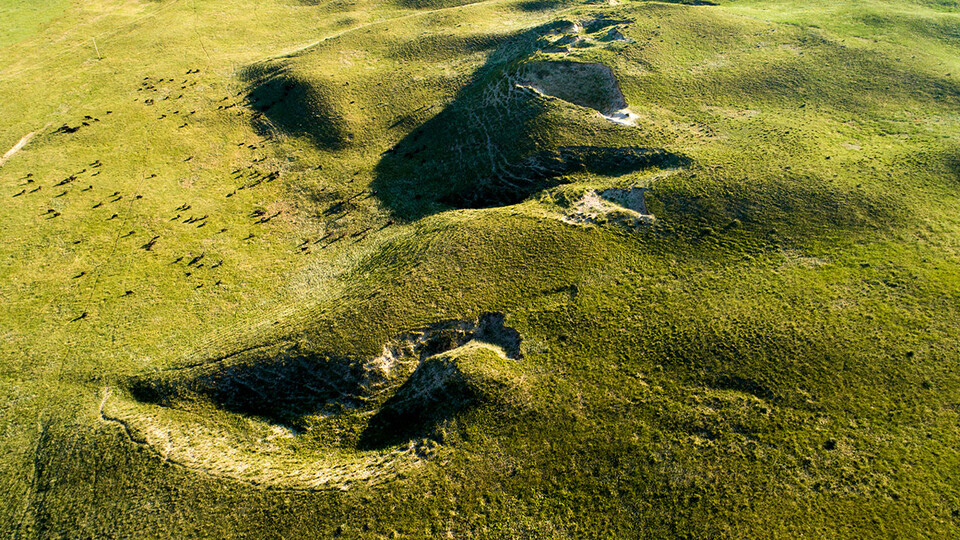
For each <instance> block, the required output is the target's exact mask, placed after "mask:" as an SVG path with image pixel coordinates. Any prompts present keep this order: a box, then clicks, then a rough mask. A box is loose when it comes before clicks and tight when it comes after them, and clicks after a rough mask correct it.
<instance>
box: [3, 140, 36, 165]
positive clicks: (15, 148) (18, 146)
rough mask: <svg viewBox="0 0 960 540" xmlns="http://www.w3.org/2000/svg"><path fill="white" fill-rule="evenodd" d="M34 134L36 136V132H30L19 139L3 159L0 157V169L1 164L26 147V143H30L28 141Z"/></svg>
mask: <svg viewBox="0 0 960 540" xmlns="http://www.w3.org/2000/svg"><path fill="white" fill-rule="evenodd" d="M36 134H37V132H36V131H31V132H30V133H27V134H26V135H24V136H23V137H22V138H21V139H20V142H18V143H17V144H15V145H13V148H11V149H10V150H7V153H6V154H4V155H3V157H0V167H2V166H3V164H4V163H6V162H7V160H8V159H10V158H12V157H13V155H14V154H16V153H17V152H19V151H20V149H21V148H23V147H24V146H26V145H27V143H28V142H30V139H32V138H33V136H34V135H36Z"/></svg>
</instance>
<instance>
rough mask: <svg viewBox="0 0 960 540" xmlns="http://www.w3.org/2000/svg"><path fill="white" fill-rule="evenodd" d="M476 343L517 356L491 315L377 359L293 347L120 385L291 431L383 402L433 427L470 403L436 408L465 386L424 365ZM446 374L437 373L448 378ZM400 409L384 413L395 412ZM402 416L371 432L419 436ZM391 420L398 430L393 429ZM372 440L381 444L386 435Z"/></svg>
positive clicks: (159, 401) (391, 346) (430, 333)
mask: <svg viewBox="0 0 960 540" xmlns="http://www.w3.org/2000/svg"><path fill="white" fill-rule="evenodd" d="M473 340H477V341H480V342H484V343H490V344H493V345H496V346H498V347H500V348H501V349H502V350H503V351H504V353H505V354H506V355H507V356H508V357H509V358H519V357H520V334H519V333H518V332H517V331H516V330H514V329H513V328H510V327H508V326H505V325H504V316H503V314H500V313H488V314H484V315H482V316H480V317H479V318H477V319H465V320H450V321H442V322H438V323H434V324H432V325H430V326H428V327H425V328H420V329H417V330H413V331H411V332H407V333H404V334H401V335H399V336H397V337H395V338H393V339H392V340H390V341H389V342H388V343H386V344H385V345H384V353H383V354H381V355H380V356H378V357H375V358H364V357H349V356H342V355H336V354H323V353H320V352H316V351H308V350H303V349H301V348H299V347H297V346H273V347H264V348H261V349H256V350H252V351H249V352H247V353H244V354H241V355H239V356H238V357H235V358H234V357H231V358H229V359H225V360H217V361H212V362H209V363H206V364H203V365H200V366H196V367H191V368H187V369H183V370H169V371H167V372H165V373H161V374H159V375H150V376H141V377H134V378H131V379H129V380H128V381H127V382H126V384H124V386H125V387H126V388H127V390H128V391H129V392H130V394H131V395H132V396H133V398H134V399H136V400H138V401H140V402H144V403H152V404H155V405H160V406H164V407H172V408H189V407H191V406H192V404H196V403H208V404H211V405H213V406H214V407H216V408H217V409H221V410H224V411H228V412H231V413H236V414H240V415H244V416H250V417H256V418H260V419H262V420H264V421H267V422H270V423H273V424H278V425H284V426H289V427H292V428H296V429H302V428H304V427H306V424H307V423H309V421H308V420H307V419H306V418H305V417H307V416H313V415H318V414H320V415H325V416H333V415H339V414H342V413H347V412H351V411H373V410H380V411H383V410H385V409H378V408H379V407H380V406H381V405H383V406H385V407H386V406H387V405H384V402H386V403H387V404H389V403H394V404H396V403H402V404H403V407H402V409H403V411H408V410H415V411H419V412H417V413H416V414H417V415H418V416H420V417H423V418H429V419H431V420H430V421H431V422H435V421H441V420H442V419H444V418H448V417H449V416H450V415H452V414H454V413H456V412H457V411H458V410H459V409H460V408H461V407H462V406H463V405H465V404H466V403H467V402H468V401H469V400H467V399H466V398H464V399H462V400H460V401H457V402H456V403H454V401H444V402H442V403H441V402H438V401H437V399H435V397H436V396H435V394H436V395H440V394H443V395H449V396H455V395H456V396H460V395H461V394H462V392H461V391H460V390H458V389H457V387H456V385H457V384H460V383H462V380H461V379H457V378H456V377H452V378H451V377H446V378H443V379H442V380H439V379H437V378H436V377H434V378H431V379H429V380H428V379H424V377H426V376H427V375H430V374H432V375H431V376H433V375H437V374H438V373H439V372H437V371H436V370H435V369H434V368H431V367H429V365H428V366H427V367H424V366H425V365H426V364H428V363H429V359H430V358H432V357H434V355H437V354H441V353H444V352H447V351H450V350H452V349H456V348H457V347H460V346H462V345H465V344H466V343H468V342H470V341H473ZM431 365H432V364H431ZM443 369H447V368H446V367H444V368H443ZM448 371H449V370H448V369H447V371H445V372H444V373H442V374H445V375H449V373H447V372H448ZM438 381H439V382H438ZM456 381H460V382H456ZM404 389H406V390H404ZM438 393H439V394H438ZM451 399H452V398H451ZM458 399H459V398H458ZM398 407H399V406H398V405H392V406H389V407H387V409H389V410H390V411H394V410H398V411H399V410H400V409H398ZM406 414H407V413H406V412H403V414H400V415H399V416H397V414H395V413H391V412H383V414H380V413H378V414H377V417H378V418H385V419H387V420H383V421H380V420H378V422H379V423H377V426H378V427H376V428H373V431H372V432H371V433H379V431H377V430H380V431H389V432H390V433H391V434H393V435H391V437H392V438H389V440H390V441H398V440H399V439H397V438H396V437H400V438H403V437H405V436H407V435H410V436H413V435H412V434H414V433H419V432H420V428H422V427H423V426H421V425H420V424H416V426H413V427H410V425H409V424H410V421H409V418H408V417H407V416H405V415H406ZM384 415H385V416H384ZM391 415H393V416H391ZM391 418H392V419H395V420H396V421H397V422H399V424H397V425H393V424H390V422H392V421H393V420H390V419H391ZM383 422H387V424H384V423H383ZM405 434H407V435H405ZM369 437H373V439H371V440H377V441H383V440H386V439H385V436H384V435H376V436H374V435H370V436H369ZM369 437H368V438H369Z"/></svg>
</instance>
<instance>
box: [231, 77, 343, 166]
mask: <svg viewBox="0 0 960 540" xmlns="http://www.w3.org/2000/svg"><path fill="white" fill-rule="evenodd" d="M239 76H240V79H241V80H242V81H244V82H246V83H247V84H249V85H250V86H249V88H250V90H249V92H248V93H247V102H248V104H249V106H250V107H251V109H252V110H253V120H252V123H253V127H254V129H256V130H257V132H258V133H259V134H260V135H261V136H265V137H273V136H276V135H296V136H306V137H308V138H310V140H311V141H312V142H313V144H314V145H316V146H317V147H318V148H321V149H323V150H340V149H342V148H344V147H346V145H347V143H348V142H349V138H350V136H349V134H348V133H347V124H346V122H345V121H344V120H343V116H342V115H341V114H340V112H339V111H338V110H337V108H336V106H335V105H334V103H333V101H332V100H331V97H330V92H329V91H328V90H327V89H326V88H325V87H324V86H323V85H322V84H321V83H318V82H316V81H307V80H305V79H303V78H302V77H299V76H297V75H294V74H292V73H290V72H289V71H288V70H287V69H286V68H285V67H284V66H283V64H276V65H263V64H257V65H253V66H250V67H247V68H245V69H244V70H242V71H241V72H240V74H239Z"/></svg>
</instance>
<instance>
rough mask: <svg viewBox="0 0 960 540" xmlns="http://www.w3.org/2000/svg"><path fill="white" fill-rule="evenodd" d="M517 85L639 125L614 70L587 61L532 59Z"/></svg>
mask: <svg viewBox="0 0 960 540" xmlns="http://www.w3.org/2000/svg"><path fill="white" fill-rule="evenodd" d="M516 84H517V86H519V87H522V88H528V89H531V90H533V91H535V92H537V93H539V94H541V95H544V96H549V97H554V98H557V99H562V100H563V101H567V102H570V103H573V104H574V105H579V106H581V107H587V108H590V109H594V110H596V111H597V112H599V113H600V114H601V115H602V116H603V117H604V118H606V119H607V120H610V121H613V122H617V123H619V124H624V125H629V126H632V125H636V119H637V118H638V117H637V115H635V114H634V113H633V112H631V111H630V109H628V108H627V100H626V98H624V96H623V92H621V91H620V84H619V82H618V81H617V77H616V75H614V73H613V70H611V69H610V68H609V67H607V66H605V65H603V64H594V63H584V62H566V61H559V62H529V63H527V64H526V65H525V66H523V68H522V69H521V70H520V73H519V74H518V81H517V83H516Z"/></svg>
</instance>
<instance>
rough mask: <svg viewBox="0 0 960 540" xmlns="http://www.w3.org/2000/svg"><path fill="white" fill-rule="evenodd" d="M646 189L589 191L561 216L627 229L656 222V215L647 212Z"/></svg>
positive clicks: (567, 220)
mask: <svg viewBox="0 0 960 540" xmlns="http://www.w3.org/2000/svg"><path fill="white" fill-rule="evenodd" d="M645 191H646V188H640V187H634V188H630V189H617V188H610V189H605V190H602V191H597V190H590V191H587V192H586V193H584V194H583V196H582V197H581V198H580V200H578V201H577V202H576V203H574V205H573V207H572V208H571V209H570V211H569V212H568V213H567V214H565V215H564V216H563V217H561V218H560V219H561V220H562V221H564V222H566V223H572V224H585V223H593V224H603V223H611V224H614V225H617V226H620V227H625V228H628V229H637V228H640V227H644V226H648V225H653V224H654V223H655V222H656V217H654V216H653V214H649V213H648V212H647V205H646V202H645V201H644V195H643V194H644V192H645Z"/></svg>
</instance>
